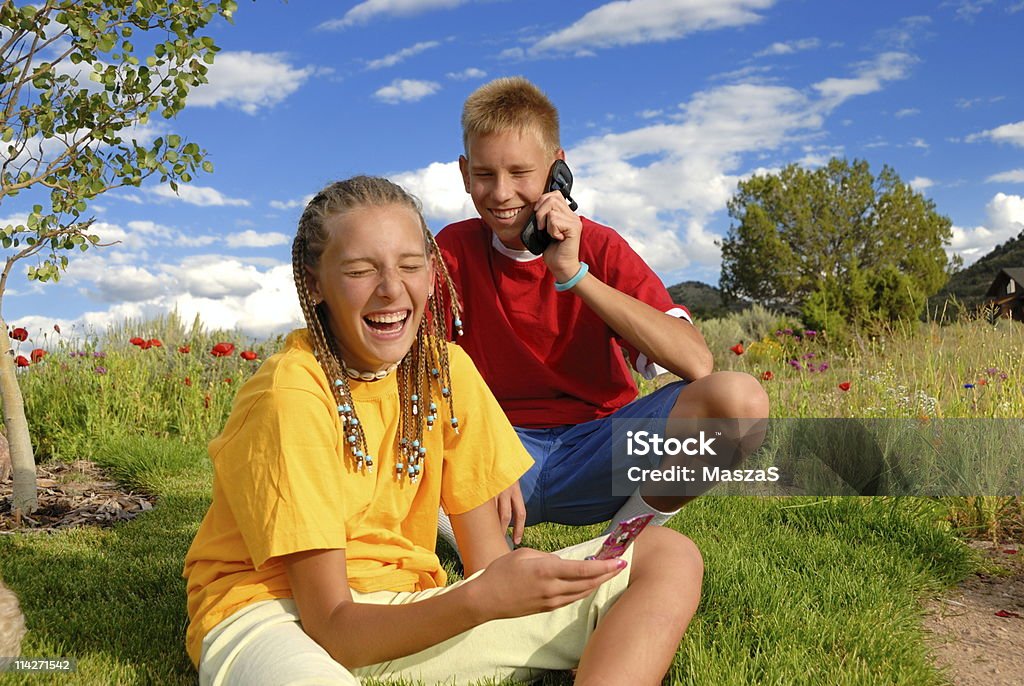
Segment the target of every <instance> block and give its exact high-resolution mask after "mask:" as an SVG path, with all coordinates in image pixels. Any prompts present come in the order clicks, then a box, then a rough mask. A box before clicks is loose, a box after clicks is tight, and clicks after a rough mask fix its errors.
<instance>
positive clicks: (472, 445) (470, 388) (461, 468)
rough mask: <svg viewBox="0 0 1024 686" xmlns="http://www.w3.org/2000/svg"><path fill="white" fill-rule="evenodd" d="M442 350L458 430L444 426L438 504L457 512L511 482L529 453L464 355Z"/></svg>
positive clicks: (523, 469) (528, 463)
mask: <svg viewBox="0 0 1024 686" xmlns="http://www.w3.org/2000/svg"><path fill="white" fill-rule="evenodd" d="M448 351H449V358H450V365H451V375H452V391H453V392H452V399H453V402H454V405H455V414H456V417H457V418H458V421H459V433H458V434H456V433H455V432H454V431H450V430H448V427H445V454H444V474H443V476H442V479H441V504H442V505H443V507H444V509H445V511H446V512H448V513H449V514H462V513H464V512H469V511H470V510H472V509H473V508H475V507H478V506H480V505H482V504H483V503H485V502H487V501H488V500H490V499H491V498H494V497H495V496H497V495H498V494H499V493H501V492H502V491H503V490H505V489H506V488H508V487H509V486H511V485H512V484H513V483H514V482H515V481H516V479H518V478H519V477H521V476H522V475H523V474H524V473H525V472H526V470H527V469H529V468H530V466H531V465H532V464H533V458H531V457H530V455H529V453H527V452H526V449H525V448H524V447H523V444H522V443H521V442H520V440H519V436H518V435H516V432H515V429H513V428H512V425H511V424H510V423H509V421H508V418H507V417H506V416H505V413H504V412H503V411H502V410H501V407H500V406H499V405H498V401H497V400H495V399H494V395H493V394H492V393H491V391H490V389H488V388H487V385H486V384H485V383H484V380H483V378H482V377H481V376H480V373H479V372H478V371H477V369H476V367H475V366H474V365H473V362H472V360H470V358H469V356H468V355H467V354H466V353H465V352H464V351H463V350H462V349H461V348H459V347H458V346H457V345H449V346H448Z"/></svg>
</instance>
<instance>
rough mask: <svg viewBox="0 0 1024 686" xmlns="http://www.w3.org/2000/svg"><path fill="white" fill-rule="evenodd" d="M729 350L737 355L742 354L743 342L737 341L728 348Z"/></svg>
mask: <svg viewBox="0 0 1024 686" xmlns="http://www.w3.org/2000/svg"><path fill="white" fill-rule="evenodd" d="M729 350H731V351H733V352H734V353H736V354H737V355H742V354H743V344H742V343H737V344H736V345H734V346H733V347H731V348H729Z"/></svg>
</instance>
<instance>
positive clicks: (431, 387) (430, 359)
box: [292, 176, 462, 481]
mask: <svg viewBox="0 0 1024 686" xmlns="http://www.w3.org/2000/svg"><path fill="white" fill-rule="evenodd" d="M388 206H396V207H402V208H406V209H410V210H412V211H413V212H415V213H416V216H417V217H419V220H420V227H421V228H422V231H423V243H424V252H425V253H426V255H427V256H428V258H430V259H431V260H433V264H434V270H435V279H434V291H433V293H431V294H430V296H429V297H428V306H427V312H425V313H424V315H423V317H422V319H421V320H420V323H419V328H418V330H417V332H416V340H415V342H414V343H413V345H412V347H411V348H410V350H409V352H408V353H406V355H405V357H403V358H402V360H401V362H399V364H398V371H397V376H398V394H399V406H400V407H401V416H400V418H399V425H400V426H399V431H398V443H399V445H398V446H397V448H398V454H399V458H398V460H397V462H396V465H395V472H396V473H395V476H396V478H399V479H401V478H405V477H407V478H409V479H410V480H412V481H415V480H416V479H417V478H418V477H420V476H421V475H422V471H423V457H424V455H425V454H426V448H425V447H424V445H423V431H424V427H425V428H426V430H428V431H429V430H432V429H433V427H434V423H435V422H436V421H437V404H438V403H444V404H445V405H446V406H447V408H448V416H449V417H450V420H449V421H450V423H451V428H452V429H453V430H454V431H456V432H458V429H459V424H458V419H457V418H456V416H455V409H454V406H453V403H452V393H451V370H450V368H449V364H448V338H449V336H448V326H447V321H448V317H447V316H446V315H448V314H449V313H446V312H445V311H444V305H443V303H445V302H447V303H448V304H449V310H450V316H451V318H452V321H453V323H454V325H455V327H456V328H457V329H459V330H460V333H461V326H462V322H461V320H460V319H459V314H460V306H459V299H458V295H457V294H456V291H455V286H454V284H453V283H452V280H451V276H450V275H449V273H448V269H447V268H446V267H445V263H444V260H443V259H442V257H441V251H440V249H439V248H438V246H437V242H436V241H435V240H434V236H433V234H432V233H431V232H430V229H429V228H428V227H427V223H426V221H425V220H424V219H423V212H422V208H421V205H420V202H419V201H418V200H417V199H416V198H415V197H414V196H412V195H410V194H409V193H408V192H406V191H405V189H403V188H402V187H401V186H399V185H397V184H395V183H392V182H391V181H389V180H387V179H384V178H380V177H372V176H355V177H353V178H350V179H347V180H345V181H337V182H335V183H332V184H330V185H328V186H327V187H326V188H324V189H323V190H321V191H320V192H319V193H317V194H316V195H315V196H313V199H312V200H310V201H309V203H308V204H307V205H306V208H305V209H304V210H303V212H302V216H301V217H300V218H299V226H298V231H297V232H296V234H295V240H294V241H293V242H292V274H293V276H294V279H295V289H296V291H297V292H298V296H299V304H300V305H301V307H302V314H303V316H304V317H305V320H306V326H307V328H308V330H309V337H310V340H311V342H312V346H313V354H314V355H315V356H316V358H317V361H318V362H319V364H320V367H321V368H322V369H323V371H324V373H325V374H326V375H327V379H328V380H329V381H330V382H331V392H332V394H333V396H334V399H335V401H336V402H337V405H338V413H339V415H341V420H342V430H343V432H344V434H345V437H344V440H345V445H346V448H347V451H348V454H349V459H350V463H351V465H352V466H353V467H354V468H355V469H356V470H367V471H370V470H372V469H373V466H374V458H373V455H372V454H370V452H369V449H368V447H367V445H366V436H365V434H364V433H363V427H362V424H360V422H359V418H358V417H357V416H356V410H355V404H354V402H353V400H352V390H351V388H350V386H349V376H350V372H349V370H348V369H347V367H346V365H345V361H344V359H343V357H342V351H341V348H340V346H339V344H338V341H337V339H336V338H335V337H334V334H333V333H332V332H331V327H330V325H329V319H328V312H327V304H326V303H325V302H320V303H317V302H315V300H314V298H313V295H312V293H311V292H310V288H309V276H308V275H309V273H311V272H313V271H315V270H316V268H317V266H318V265H319V263H320V258H321V256H322V255H323V252H324V249H325V248H326V246H327V243H328V241H329V239H330V235H331V234H330V231H329V230H328V229H327V227H326V223H327V219H328V218H330V217H333V216H334V215H338V214H343V213H345V212H349V211H351V210H355V209H360V208H365V207H388Z"/></svg>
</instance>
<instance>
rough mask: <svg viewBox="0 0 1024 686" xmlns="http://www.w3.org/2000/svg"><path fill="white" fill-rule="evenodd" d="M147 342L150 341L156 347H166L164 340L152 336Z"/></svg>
mask: <svg viewBox="0 0 1024 686" xmlns="http://www.w3.org/2000/svg"><path fill="white" fill-rule="evenodd" d="M146 342H147V343H149V344H150V345H151V346H153V347H154V348H162V347H164V344H163V341H161V340H160V339H159V338H150V339H149V340H148V341H146Z"/></svg>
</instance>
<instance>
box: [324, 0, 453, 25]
mask: <svg viewBox="0 0 1024 686" xmlns="http://www.w3.org/2000/svg"><path fill="white" fill-rule="evenodd" d="M466 2H469V0H365V2H361V3H359V4H358V5H356V6H355V7H353V8H352V9H350V10H349V11H348V12H346V13H345V14H344V16H342V17H341V19H331V20H330V21H325V22H324V23H323V24H320V26H319V27H318V28H321V29H326V30H328V31H333V30H337V29H343V28H345V27H347V26H354V25H356V24H365V23H367V22H368V21H370V20H371V19H374V18H376V17H378V16H380V15H389V16H396V17H408V16H412V15H414V14H419V13H421V12H427V11H429V10H435V9H450V8H452V7H458V6H459V5H463V4H465V3H466Z"/></svg>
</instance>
